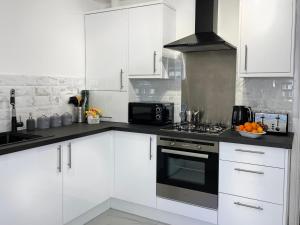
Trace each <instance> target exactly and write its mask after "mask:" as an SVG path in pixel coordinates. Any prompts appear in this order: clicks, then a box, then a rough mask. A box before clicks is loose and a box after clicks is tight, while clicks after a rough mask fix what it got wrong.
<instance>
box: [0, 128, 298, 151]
mask: <svg viewBox="0 0 300 225" xmlns="http://www.w3.org/2000/svg"><path fill="white" fill-rule="evenodd" d="M162 128H163V127H158V126H147V125H133V124H127V123H115V122H101V123H100V124H97V125H88V124H73V125H71V126H67V127H60V128H51V129H46V130H36V131H34V132H28V133H29V134H35V135H41V136H43V138H40V139H35V140H31V141H26V142H22V143H14V144H9V145H3V146H1V147H0V155H4V154H9V153H13V152H18V151H23V150H26V149H31V148H35V147H40V146H44V145H49V144H55V143H59V142H64V141H68V140H71V139H75V138H80V137H85V136H89V135H93V134H98V133H102V132H106V131H111V130H116V131H127V132H135V133H145V134H154V135H161V136H171V137H175V138H176V137H177V138H190V139H199V140H206V141H218V142H230V143H239V144H247V145H259V146H266V147H273V148H284V149H292V144H293V137H294V134H293V133H289V134H288V135H286V136H275V135H265V136H263V137H262V138H259V139H249V138H245V137H241V136H240V135H239V134H238V133H237V132H235V131H231V130H227V131H225V132H224V133H223V134H221V135H220V136H211V135H205V134H192V133H179V132H173V131H166V130H161V129H162ZM22 133H27V132H26V131H23V132H22Z"/></svg>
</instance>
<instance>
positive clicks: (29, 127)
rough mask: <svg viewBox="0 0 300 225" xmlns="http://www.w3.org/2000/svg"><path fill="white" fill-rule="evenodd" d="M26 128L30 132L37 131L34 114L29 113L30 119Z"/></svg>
mask: <svg viewBox="0 0 300 225" xmlns="http://www.w3.org/2000/svg"><path fill="white" fill-rule="evenodd" d="M26 127H27V130H28V131H34V130H35V119H33V118H32V113H29V119H28V120H27V121H26Z"/></svg>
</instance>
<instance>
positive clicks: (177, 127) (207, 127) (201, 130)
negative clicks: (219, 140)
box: [162, 123, 228, 135]
mask: <svg viewBox="0 0 300 225" xmlns="http://www.w3.org/2000/svg"><path fill="white" fill-rule="evenodd" d="M227 129H228V128H227V127H226V126H225V125H223V124H209V123H201V124H197V125H195V124H188V123H183V124H182V123H174V124H172V125H170V126H169V127H166V128H163V129H162V130H166V131H173V132H180V133H196V134H207V135H220V134H222V133H223V132H224V131H225V130H227Z"/></svg>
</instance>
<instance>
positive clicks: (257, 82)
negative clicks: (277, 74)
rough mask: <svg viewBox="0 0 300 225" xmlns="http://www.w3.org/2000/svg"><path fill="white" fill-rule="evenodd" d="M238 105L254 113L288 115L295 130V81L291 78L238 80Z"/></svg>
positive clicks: (290, 124) (290, 127)
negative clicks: (249, 107)
mask: <svg viewBox="0 0 300 225" xmlns="http://www.w3.org/2000/svg"><path fill="white" fill-rule="evenodd" d="M236 104H237V105H247V106H251V107H252V109H253V110H254V111H264V112H283V113H288V114H289V117H290V120H289V130H290V131H292V130H293V127H292V126H293V116H295V115H293V104H294V80H293V79H289V78H244V79H243V78H237V83H236Z"/></svg>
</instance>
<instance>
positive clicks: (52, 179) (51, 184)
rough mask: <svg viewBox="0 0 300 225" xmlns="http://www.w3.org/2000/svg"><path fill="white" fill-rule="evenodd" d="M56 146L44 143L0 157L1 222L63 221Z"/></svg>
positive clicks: (19, 224)
mask: <svg viewBox="0 0 300 225" xmlns="http://www.w3.org/2000/svg"><path fill="white" fill-rule="evenodd" d="M57 147H58V145H50V146H43V147H40V148H35V149H31V150H27V151H22V152H17V153H12V154H8V155H2V156H1V157H0V179H1V185H0V199H1V201H0V223H1V224H3V225H4V224H5V225H41V224H43V225H61V224H62V212H63V211H62V204H61V203H62V174H61V173H60V172H59V171H58V169H57V167H58V155H59V152H58V150H57Z"/></svg>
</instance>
